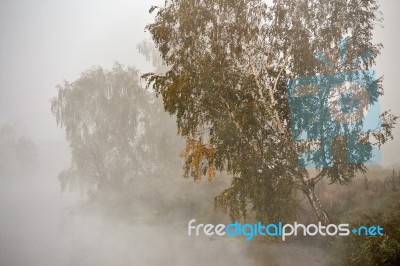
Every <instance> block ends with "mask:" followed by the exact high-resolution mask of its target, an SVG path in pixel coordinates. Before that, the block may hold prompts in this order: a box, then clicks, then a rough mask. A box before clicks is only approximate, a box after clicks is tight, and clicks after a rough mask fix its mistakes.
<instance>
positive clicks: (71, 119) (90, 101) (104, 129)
mask: <svg viewBox="0 0 400 266" xmlns="http://www.w3.org/2000/svg"><path fill="white" fill-rule="evenodd" d="M51 110H52V112H53V114H54V115H55V117H56V120H57V123H58V124H59V125H60V126H61V127H62V128H65V131H66V138H67V140H68V142H69V143H70V147H71V151H72V163H71V167H70V169H68V170H66V171H63V172H62V173H61V174H60V176H59V178H60V181H61V184H62V186H63V187H64V188H72V189H74V188H83V189H85V190H89V192H90V193H91V194H92V195H94V194H96V193H97V192H103V190H106V189H116V190H117V191H118V190H119V191H123V189H124V188H126V187H129V186H132V185H134V184H135V178H137V177H140V176H142V177H144V176H148V175H153V176H156V175H160V174H165V173H166V172H167V171H171V170H170V169H171V168H173V167H171V166H170V165H168V164H167V163H165V162H166V160H164V159H163V158H164V157H165V155H166V154H168V151H169V150H171V149H172V150H173V149H176V148H175V146H176V143H175V142H174V140H175V138H174V137H175V135H174V136H171V132H172V131H171V130H170V127H169V126H170V125H171V124H170V123H169V121H170V120H168V119H169V117H168V115H166V114H165V112H164V111H163V110H162V106H161V105H160V103H159V101H157V99H155V97H154V96H153V95H152V94H151V93H150V92H148V91H146V90H145V89H143V88H142V87H141V85H140V79H139V76H138V71H137V70H136V69H135V68H133V67H127V68H126V67H124V66H122V65H120V64H118V63H116V64H115V65H114V67H113V69H112V70H111V71H107V70H104V69H103V68H101V67H94V68H92V69H90V70H87V71H85V72H84V73H82V75H81V77H80V78H79V79H77V80H76V81H74V82H65V83H64V84H63V85H59V86H58V96H57V97H54V98H53V99H52V100H51ZM173 133H175V132H173ZM168 163H169V164H170V163H172V164H173V163H174V161H173V160H172V161H171V160H169V161H168Z"/></svg>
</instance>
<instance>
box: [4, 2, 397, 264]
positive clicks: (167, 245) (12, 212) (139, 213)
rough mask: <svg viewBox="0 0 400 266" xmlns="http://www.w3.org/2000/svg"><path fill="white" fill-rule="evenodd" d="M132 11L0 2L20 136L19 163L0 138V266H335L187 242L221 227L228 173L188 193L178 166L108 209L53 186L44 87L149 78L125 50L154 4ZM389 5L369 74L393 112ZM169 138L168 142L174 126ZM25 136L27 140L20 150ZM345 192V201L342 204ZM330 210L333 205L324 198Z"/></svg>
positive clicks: (387, 151)
mask: <svg viewBox="0 0 400 266" xmlns="http://www.w3.org/2000/svg"><path fill="white" fill-rule="evenodd" d="M138 2H139V1H125V0H119V1H85V2H82V1H45V0H41V1H35V2H32V3H29V4H24V3H22V2H18V1H15V2H13V1H4V2H2V3H1V4H0V22H1V23H0V33H1V36H2V42H1V43H0V59H1V60H0V70H1V71H0V83H1V86H0V128H1V127H2V126H3V125H4V124H7V123H9V122H10V123H11V124H12V125H13V127H15V130H16V135H18V138H19V139H18V138H17V142H16V143H20V144H21V143H22V144H21V145H19V144H18V145H19V146H18V145H17V144H16V145H17V146H18V147H20V148H18V149H19V150H18V149H17V150H18V152H19V153H18V154H19V155H20V157H18V156H16V155H15V154H12V152H11V151H9V150H8V148H7V147H9V146H10V145H6V144H7V142H9V141H8V140H7V139H6V140H5V141H4V142H1V143H0V144H1V146H0V149H1V150H0V155H1V156H0V161H1V162H4V163H0V266H3V265H4V266H25V265H43V266H53V265H73V266H75V265H77V266H80V265H82V266H86V265H99V266H103V265H149V266H153V265H182V266H184V265H209V266H211V265H321V264H322V265H323V264H325V263H328V262H331V261H335V258H332V256H331V254H330V253H329V251H327V250H326V249H325V247H323V246H321V245H319V242H312V241H309V240H307V241H303V242H302V241H294V242H287V243H284V244H281V243H270V244H266V243H256V242H255V241H250V242H245V241H243V239H236V238H232V239H229V240H228V239H226V238H209V237H206V236H199V237H189V236H188V235H187V223H188V222H189V221H190V220H191V219H196V220H197V223H213V224H217V223H225V224H226V223H228V222H230V220H229V217H228V215H227V214H225V213H223V211H222V210H220V209H215V208H214V197H215V196H216V195H218V194H219V193H221V191H223V190H224V189H225V188H227V187H228V186H229V182H230V180H229V178H226V176H223V177H218V176H217V178H216V179H215V180H213V181H212V182H211V183H209V182H208V181H207V180H202V181H201V182H200V183H198V184H197V183H195V182H193V180H192V179H184V178H182V169H181V167H180V166H178V167H176V168H175V169H173V172H175V174H174V175H173V176H161V177H157V178H156V177H149V178H143V179H138V180H136V187H135V189H133V190H132V191H131V197H127V200H126V201H122V202H121V201H120V200H119V195H112V194H110V198H113V199H114V200H110V201H108V202H107V201H101V200H97V201H90V200H89V197H88V195H87V193H86V192H85V191H83V192H82V193H80V192H79V191H72V192H70V191H68V190H67V191H64V192H62V191H61V184H60V182H59V180H58V178H57V177H58V175H59V173H60V172H61V171H63V170H65V169H66V168H67V167H68V166H69V165H70V164H71V150H70V147H69V146H68V143H67V142H66V141H65V140H64V132H63V131H61V130H59V129H57V127H56V123H55V120H54V117H53V116H52V115H51V112H50V104H49V100H50V98H52V97H54V96H55V95H56V94H57V91H56V89H55V88H54V86H55V85H56V84H58V83H61V82H62V80H63V79H64V78H66V79H69V80H71V81H72V80H75V79H76V78H78V76H79V73H81V72H82V71H84V70H85V69H87V68H89V67H91V66H93V65H102V66H104V67H105V68H110V66H112V64H113V63H114V61H115V60H118V61H120V62H122V63H124V64H130V65H133V66H135V67H137V68H139V69H140V72H141V73H144V72H146V71H149V70H150V69H151V67H150V66H149V64H148V63H146V62H145V60H144V57H143V56H142V55H139V54H138V52H137V51H136V48H135V47H136V45H137V43H139V42H140V41H142V40H143V39H144V38H147V37H148V36H147V35H146V34H145V33H144V32H143V29H144V26H145V25H146V24H147V23H149V22H151V19H152V18H151V16H149V15H148V9H149V7H150V6H151V5H152V4H160V2H163V1H149V2H148V1H144V2H140V3H138ZM150 2H151V3H150ZM398 7H399V2H397V1H387V2H386V1H385V2H383V1H382V10H383V12H384V17H385V23H386V24H385V28H384V29H383V30H377V35H376V38H377V39H378V40H379V41H380V40H382V42H383V44H384V46H385V49H384V50H383V55H382V57H381V58H379V59H378V65H377V70H378V72H379V74H384V75H385V80H384V86H385V90H386V95H385V96H384V97H383V98H382V103H381V106H382V108H383V109H385V110H386V109H392V110H393V112H394V113H395V114H397V115H398V114H400V111H399V110H400V109H399V108H400V106H399V105H398V104H397V101H398V91H397V90H396V88H397V87H396V86H397V85H396V84H397V83H398V81H397V76H398V75H397V68H396V66H397V61H398V60H399V59H400V58H399V53H398V52H397V49H398V47H399V43H400V40H399V38H398V34H395V33H397V32H398V25H400V24H399V23H398V20H399V16H398V15H397V12H398ZM393 36H395V37H396V38H395V37H393ZM399 130H400V127H397V129H395V131H394V136H395V142H391V143H390V144H389V145H386V146H384V147H383V164H385V165H391V164H394V163H396V162H397V161H398V156H397V155H398V145H397V144H398V143H399V142H398V140H399V132H400V131H399ZM171 132H172V133H173V134H175V133H176V128H171ZM24 138H25V140H27V142H24V141H20V140H21V139H24ZM18 141H20V142H18ZM29 141H32V143H33V144H34V148H32V147H31V146H30V144H29V143H30V142H29ZM160 145H162V144H160ZM17 146H16V147H17ZM32 149H33V150H32ZM32 151H35V152H33V153H31V152H32ZM18 154H17V155H18ZM25 156H27V158H25ZM170 156H171V157H178V153H173V154H170ZM25 159H26V160H25ZM166 159H169V158H166ZM349 191H350V192H349V193H348V194H352V192H351V190H349ZM348 194H344V193H343V195H344V196H343V198H344V197H345V196H346V197H347V195H348ZM353 194H354V193H353ZM340 195H342V194H340ZM330 204H331V205H332V206H333V207H335V204H334V203H333V204H332V200H331V201H330ZM309 219H310V220H312V219H313V217H309Z"/></svg>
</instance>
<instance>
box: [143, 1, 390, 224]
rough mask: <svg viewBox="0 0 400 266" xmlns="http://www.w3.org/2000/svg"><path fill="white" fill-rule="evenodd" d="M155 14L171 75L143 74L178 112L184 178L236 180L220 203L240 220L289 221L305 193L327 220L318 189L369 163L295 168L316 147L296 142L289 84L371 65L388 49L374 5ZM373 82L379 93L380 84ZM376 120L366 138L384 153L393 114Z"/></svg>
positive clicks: (255, 5) (178, 9) (229, 4)
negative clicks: (376, 34) (249, 214)
mask: <svg viewBox="0 0 400 266" xmlns="http://www.w3.org/2000/svg"><path fill="white" fill-rule="evenodd" d="M150 12H156V17H155V21H154V22H153V23H152V24H150V25H148V26H147V28H146V29H147V30H148V31H149V32H150V33H151V35H152V38H153V40H154V42H155V45H156V47H157V49H158V50H159V52H160V54H161V56H162V59H163V61H164V63H165V64H166V65H167V66H168V69H169V70H168V71H167V72H166V73H165V74H157V73H147V74H145V75H144V76H143V77H144V78H146V79H147V81H148V85H149V86H153V87H154V89H155V91H156V92H157V93H158V94H159V95H161V97H162V99H163V102H164V107H165V109H166V110H167V111H168V112H169V113H171V114H176V115H177V125H178V129H179V133H180V134H181V135H182V136H184V137H185V139H186V147H185V149H184V151H183V152H182V156H184V157H185V162H186V163H185V167H184V169H185V176H186V177H187V176H189V175H190V176H192V177H193V178H194V179H195V180H199V179H200V178H201V177H202V176H205V175H207V176H208V178H209V179H211V178H212V177H213V176H214V175H215V172H216V171H227V172H229V173H231V174H232V175H233V181H232V185H231V187H230V188H228V189H227V190H225V191H224V192H223V193H222V194H221V195H219V196H218V197H217V198H216V204H217V206H222V207H224V208H225V209H227V210H229V212H230V214H231V216H232V218H235V219H236V218H240V217H242V216H245V215H246V211H247V210H248V209H249V208H252V209H253V210H254V211H255V213H256V216H257V217H258V218H263V217H265V216H267V217H269V219H272V220H273V219H282V217H287V218H288V219H290V217H291V216H293V211H291V210H293V208H295V203H294V200H295V193H296V191H297V189H300V190H301V191H302V192H303V193H304V195H305V196H306V197H307V198H308V200H309V202H310V204H311V207H312V209H313V211H314V213H315V215H316V217H317V219H318V220H320V221H322V222H323V223H325V224H327V223H329V218H328V215H327V214H326V212H325V211H324V209H323V207H322V205H321V203H320V200H319V198H318V196H317V195H316V193H315V186H316V184H317V183H318V182H319V181H320V180H321V179H322V178H328V179H329V180H330V181H331V182H338V183H341V184H346V183H348V182H350V181H351V180H352V178H353V177H354V176H355V174H356V173H357V172H365V171H366V166H365V163H364V162H361V163H347V162H346V161H341V160H333V162H332V164H333V165H332V166H330V167H326V166H325V165H317V167H316V169H315V170H314V171H310V170H309V169H307V168H305V167H302V165H301V164H299V154H300V153H301V151H302V150H304V149H307V148H311V147H312V146H313V145H314V143H313V142H312V141H305V142H302V143H298V142H297V141H295V138H294V136H293V131H292V124H293V121H292V120H291V116H290V109H289V99H288V98H289V97H288V92H287V86H286V84H287V83H286V81H287V80H289V79H294V78H297V77H307V76H316V75H319V74H324V73H332V72H338V71H341V72H343V71H352V70H355V69H369V68H370V67H372V66H373V64H374V63H375V58H376V57H377V56H378V55H379V53H380V49H381V48H382V45H381V44H376V43H373V42H372V30H373V28H374V27H375V26H376V25H379V23H380V21H381V17H380V13H379V7H378V4H377V2H376V1H375V0H348V1H328V0H313V1H306V0H300V1H294V0H275V1H272V3H271V4H267V2H265V1H262V0H185V1H181V0H167V1H165V6H163V7H156V6H154V7H152V8H151V9H150ZM343 38H346V42H347V45H348V47H351V49H349V50H348V51H347V53H346V58H343V57H344V56H343V54H342V53H340V51H339V47H338V43H340V41H341V40H342V39H343ZM367 50H368V51H369V54H368V57H366V56H363V53H364V52H365V51H367ZM316 55H317V56H316ZM318 57H319V58H318ZM339 59H343V60H342V62H341V63H340V64H339V63H336V62H339ZM344 59H345V60H344ZM357 60H358V61H360V62H359V64H354V62H358V61H357ZM332 62H333V63H332ZM375 82H376V83H377V84H378V87H379V94H382V93H383V89H382V86H381V79H377V80H375ZM380 119H381V121H382V123H381V130H380V131H379V132H372V131H370V132H366V133H365V136H364V142H366V143H368V144H374V145H377V146H379V147H380V145H382V144H383V143H385V142H386V141H387V140H388V139H389V138H391V137H392V136H391V129H392V128H393V126H394V123H395V120H396V117H395V116H393V115H391V114H390V113H388V112H384V113H383V114H382V115H381V117H380ZM337 147H339V148H337V150H340V149H345V148H343V147H342V146H340V145H337ZM368 156H371V155H370V154H368V155H366V157H368Z"/></svg>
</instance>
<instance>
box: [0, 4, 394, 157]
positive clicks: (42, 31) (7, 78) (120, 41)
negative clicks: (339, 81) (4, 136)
mask: <svg viewBox="0 0 400 266" xmlns="http://www.w3.org/2000/svg"><path fill="white" fill-rule="evenodd" d="M160 2H162V1H160V0H158V1H157V0H152V1H135V0H131V1H128V0H101V1H100V0H96V1H95V0H85V1H82V0H69V1H65V0H37V1H19V0H0V38H1V42H0V123H3V122H5V121H11V122H12V123H14V124H15V123H16V124H18V125H19V126H20V127H23V128H24V130H25V131H26V133H27V134H29V135H30V136H32V137H33V138H36V139H49V140H62V139H63V138H64V134H63V132H62V131H61V130H60V129H57V128H56V124H55V120H54V117H53V116H52V115H51V113H50V104H49V100H50V98H52V97H54V96H55V95H56V92H57V91H56V89H55V85H56V84H58V83H62V82H63V80H64V79H66V80H68V81H73V80H75V79H76V78H78V77H79V74H80V73H81V72H82V71H84V70H86V69H88V68H90V67H91V66H93V65H99V66H102V67H105V68H111V66H112V65H113V63H114V61H119V62H120V63H122V64H125V65H134V66H136V67H138V68H140V69H142V70H143V71H146V70H150V66H149V65H148V64H147V63H146V62H145V60H144V58H143V57H142V56H141V55H139V54H138V52H137V50H136V44H137V43H138V42H140V41H142V40H143V39H144V38H146V37H147V38H148V37H149V36H148V35H147V34H146V33H145V32H144V27H145V25H146V24H147V23H149V22H151V21H152V16H151V15H149V14H148V10H149V7H150V6H151V5H152V4H155V3H160ZM381 5H382V11H383V13H384V19H385V21H384V26H385V28H384V29H379V30H377V31H376V40H378V41H380V42H382V43H383V44H384V46H385V48H384V50H383V54H382V56H381V57H380V58H379V60H378V65H377V66H376V69H377V71H378V74H380V75H382V74H383V75H385V80H384V88H385V92H386V93H385V96H384V97H382V98H381V108H382V109H392V111H393V112H394V113H395V114H400V104H399V103H398V98H399V95H400V94H399V91H398V86H397V83H398V81H397V78H398V77H399V76H400V75H399V74H398V71H397V69H398V68H399V67H398V62H399V59H400V56H399V52H398V49H399V47H400V38H399V36H400V34H399V32H400V23H399V22H400V20H399V17H400V16H399V15H398V12H399V11H400V1H397V0H382V1H381ZM395 135H396V137H397V139H398V140H399V138H400V129H399V127H397V129H396V131H395ZM399 143H400V141H396V142H391V143H389V144H388V145H386V146H385V147H384V150H383V163H384V164H385V165H390V164H392V163H395V162H398V161H399V160H398V159H397V158H398V157H399V156H398V152H399Z"/></svg>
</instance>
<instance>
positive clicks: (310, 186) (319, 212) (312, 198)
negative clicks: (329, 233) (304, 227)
mask: <svg viewBox="0 0 400 266" xmlns="http://www.w3.org/2000/svg"><path fill="white" fill-rule="evenodd" d="M302 189H303V192H304V194H305V195H306V197H307V198H308V201H309V202H310V205H311V207H312V209H313V211H314V214H315V216H317V219H318V220H319V221H320V222H321V223H322V224H323V225H328V224H330V222H329V218H328V215H327V214H326V212H325V211H324V209H323V208H322V204H321V202H320V201H319V198H318V196H317V194H315V190H314V189H315V184H314V182H311V180H303V186H302Z"/></svg>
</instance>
